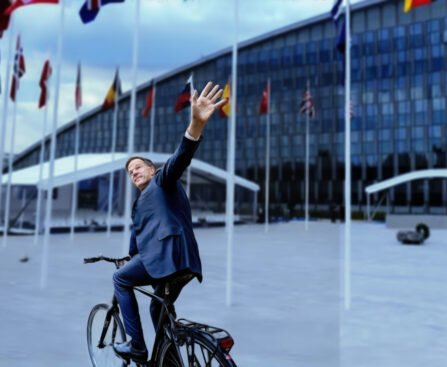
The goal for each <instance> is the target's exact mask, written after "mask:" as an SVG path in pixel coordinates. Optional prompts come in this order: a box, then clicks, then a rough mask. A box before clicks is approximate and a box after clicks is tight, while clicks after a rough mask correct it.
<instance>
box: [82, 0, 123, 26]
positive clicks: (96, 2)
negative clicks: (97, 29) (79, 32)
mask: <svg viewBox="0 0 447 367" xmlns="http://www.w3.org/2000/svg"><path fill="white" fill-rule="evenodd" d="M123 2H124V0H86V1H85V3H84V5H82V7H81V9H80V10H79V16H80V17H81V20H82V23H84V24H85V23H90V22H92V21H94V20H95V18H96V16H97V15H98V13H99V9H101V7H102V6H104V5H107V4H112V3H123Z"/></svg>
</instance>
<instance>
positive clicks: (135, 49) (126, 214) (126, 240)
mask: <svg viewBox="0 0 447 367" xmlns="http://www.w3.org/2000/svg"><path fill="white" fill-rule="evenodd" d="M139 23H140V0H136V2H135V22H134V25H135V26H134V39H133V56H132V92H131V96H130V118H129V136H128V142H127V145H128V147H127V153H128V155H129V156H130V155H131V154H132V153H133V150H134V147H133V145H134V135H135V102H136V96H137V90H136V88H137V72H138V40H139V28H140V27H139ZM125 186H126V195H125V204H124V237H123V254H127V253H128V252H129V238H130V232H129V224H130V220H129V219H130V200H131V197H132V187H131V182H130V180H126V181H125Z"/></svg>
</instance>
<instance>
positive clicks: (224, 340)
mask: <svg viewBox="0 0 447 367" xmlns="http://www.w3.org/2000/svg"><path fill="white" fill-rule="evenodd" d="M177 322H178V323H179V324H180V325H181V326H183V327H187V328H191V329H195V330H199V331H201V332H203V333H205V334H208V335H209V336H210V337H211V338H212V339H214V340H216V341H217V342H218V344H219V345H220V347H221V348H222V349H223V350H225V352H226V353H228V352H229V351H230V350H231V348H232V347H233V345H234V340H233V338H232V336H231V335H230V333H229V332H228V331H226V330H224V329H221V328H218V327H215V326H211V325H206V324H201V323H199V322H195V321H191V320H187V319H178V320H177Z"/></svg>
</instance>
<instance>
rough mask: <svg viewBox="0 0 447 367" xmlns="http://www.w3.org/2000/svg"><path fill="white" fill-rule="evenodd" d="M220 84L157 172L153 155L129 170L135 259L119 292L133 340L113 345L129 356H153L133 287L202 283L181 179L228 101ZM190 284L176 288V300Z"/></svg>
mask: <svg viewBox="0 0 447 367" xmlns="http://www.w3.org/2000/svg"><path fill="white" fill-rule="evenodd" d="M221 95H222V90H221V89H220V90H219V86H218V85H215V86H214V87H213V84H212V83H211V82H208V84H207V85H206V86H205V88H204V89H203V91H202V93H201V94H200V96H199V94H198V92H197V91H194V94H193V96H192V98H191V109H192V118H191V122H190V124H189V126H188V128H187V130H186V132H185V135H184V137H182V140H181V142H180V145H179V146H178V148H177V150H176V151H175V152H174V154H173V155H172V156H171V157H170V158H169V159H168V160H167V161H166V163H165V164H164V165H163V166H162V167H161V168H159V169H158V170H156V168H155V165H154V164H153V163H152V161H150V160H149V159H147V158H144V157H139V156H133V157H130V158H129V159H128V160H127V163H126V170H127V172H128V174H129V176H130V178H131V180H132V183H133V184H134V185H135V186H136V187H137V188H138V190H139V191H140V195H139V197H138V198H137V200H136V201H135V202H134V205H133V208H132V222H133V227H132V235H131V238H130V245H129V255H130V256H131V259H130V261H129V262H128V263H127V264H126V265H124V266H123V267H122V268H120V269H119V270H118V271H116V272H115V274H114V275H113V282H114V287H115V296H116V298H117V300H118V303H119V305H120V308H121V313H122V315H123V320H124V326H125V329H126V333H127V334H128V335H129V336H130V337H131V340H130V341H129V342H125V343H120V344H115V345H114V346H113V349H114V351H115V353H116V354H117V355H119V356H120V357H122V358H124V359H133V360H135V361H141V362H145V361H146V360H147V357H148V352H147V348H146V344H145V342H144V336H143V329H142V326H141V320H140V315H139V311H138V304H137V300H136V298H135V294H134V290H133V287H135V286H142V285H152V286H153V287H154V289H155V293H156V294H161V292H162V288H163V284H164V282H165V281H166V280H167V279H170V278H172V277H173V276H177V275H183V274H191V275H192V276H193V277H197V279H198V280H199V281H200V282H201V281H202V267H201V262H200V256H199V250H198V246H197V242H196V239H195V236H194V232H193V228H192V219H191V208H190V205H189V200H188V197H187V196H186V193H185V191H184V189H183V187H182V185H181V183H180V177H181V176H182V174H183V172H184V171H185V170H186V168H187V167H188V166H189V164H190V163H191V160H192V158H193V155H194V153H195V151H196V150H197V148H198V146H199V144H200V141H201V134H202V130H203V128H204V127H205V125H206V124H207V122H208V120H209V118H210V117H211V116H212V114H213V113H214V111H215V110H216V109H218V108H219V107H221V106H222V105H223V104H225V103H226V100H225V99H224V100H220V101H218V99H219V97H220V96H221ZM185 284H186V283H183V284H182V283H176V285H175V286H174V287H173V288H171V289H170V297H171V300H172V302H174V301H175V300H176V299H177V297H178V295H179V294H180V291H181V289H182V288H183V286H184V285H185ZM159 314H160V305H159V304H157V303H156V302H154V301H152V302H151V318H152V322H153V323H154V327H156V325H157V323H158V316H159Z"/></svg>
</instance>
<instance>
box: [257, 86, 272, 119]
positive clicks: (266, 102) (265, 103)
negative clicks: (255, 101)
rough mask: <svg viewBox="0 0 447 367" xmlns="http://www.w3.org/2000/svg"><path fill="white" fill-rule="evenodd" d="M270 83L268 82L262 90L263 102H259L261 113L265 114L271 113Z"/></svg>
mask: <svg viewBox="0 0 447 367" xmlns="http://www.w3.org/2000/svg"><path fill="white" fill-rule="evenodd" d="M269 97H270V96H269V85H268V83H267V84H266V86H265V88H264V90H263V91H262V98H261V103H260V104H259V113H260V114H261V115H265V114H267V113H269V110H270V106H269Z"/></svg>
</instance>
